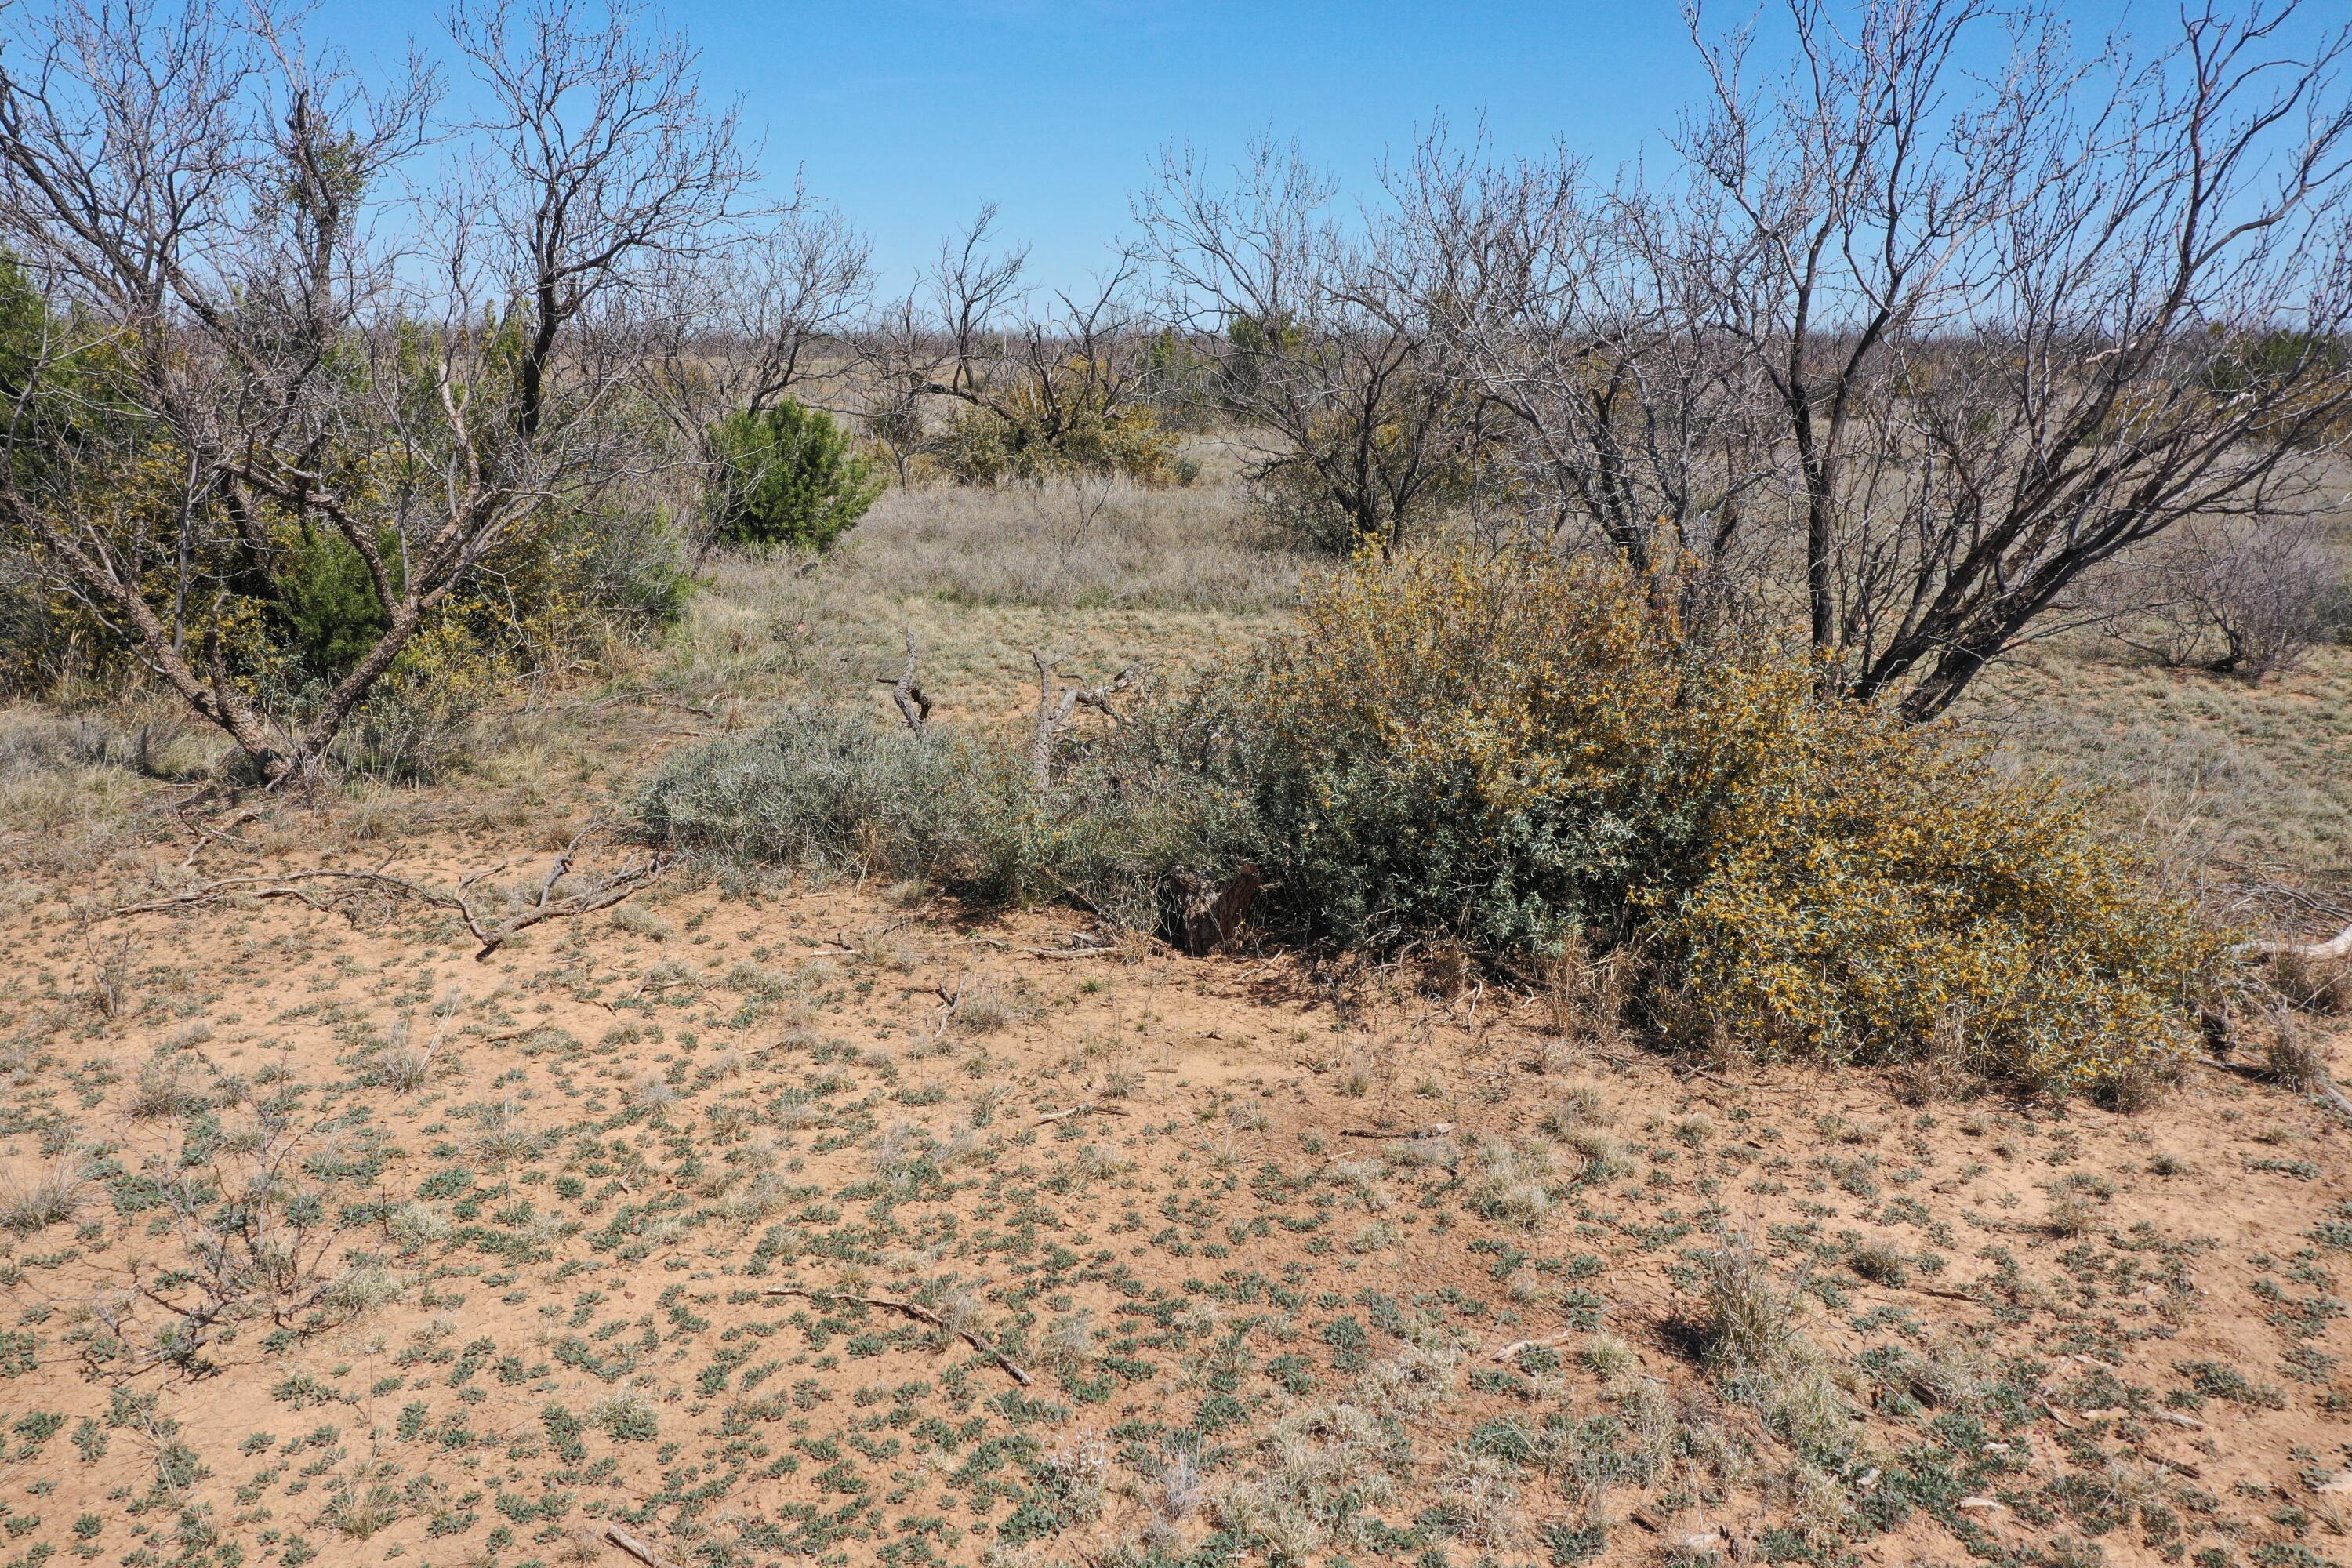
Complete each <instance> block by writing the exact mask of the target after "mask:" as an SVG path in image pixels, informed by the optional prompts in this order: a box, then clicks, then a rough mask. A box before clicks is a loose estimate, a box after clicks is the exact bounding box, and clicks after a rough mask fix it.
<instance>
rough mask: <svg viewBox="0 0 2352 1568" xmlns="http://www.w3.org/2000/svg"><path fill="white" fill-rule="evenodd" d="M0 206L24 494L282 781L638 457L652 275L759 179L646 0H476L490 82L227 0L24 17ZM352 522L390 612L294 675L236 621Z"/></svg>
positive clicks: (202, 703) (357, 549) (38, 522)
mask: <svg viewBox="0 0 2352 1568" xmlns="http://www.w3.org/2000/svg"><path fill="white" fill-rule="evenodd" d="M5 26H6V28H7V35H6V38H5V65H0V241H5V245H6V246H7V247H8V248H9V250H10V251H12V252H13V253H14V255H15V256H16V258H18V260H19V262H20V264H21V268H22V272H23V275H24V278H25V279H26V282H27V283H28V284H29V286H30V288H31V289H32V290H33V291H34V293H35V295H36V297H37V298H36V301H35V304H36V313H37V318H38V324H37V330H31V331H18V333H17V334H16V338H17V341H16V344H15V345H14V352H13V353H11V355H10V359H11V362H12V363H10V364H9V366H8V370H7V385H6V388H5V391H6V395H7V396H8V398H9V403H10V426H9V430H8V439H9V449H8V454H7V456H8V458H9V461H8V464H7V466H6V468H5V472H0V516H5V523H6V525H7V526H8V527H9V528H10V529H11V530H12V531H16V533H18V534H19V536H20V537H21V538H22V539H23V540H24V541H25V542H27V543H28V545H29V548H30V549H31V551H32V552H33V553H34V555H35V556H36V558H37V560H39V561H40V562H41V563H43V565H44V566H45V567H46V568H47V570H48V571H49V572H51V573H52V574H54V578H55V581H56V583H57V584H58V586H59V587H61V588H62V589H63V590H64V591H65V592H67V593H68V594H69V595H73V596H74V597H75V598H77V599H78V600H79V602H80V603H81V604H83V605H85V606H87V607H88V609H89V612H90V613H92V614H93V615H94V616H96V617H98V618H99V619H100V621H101V622H102V623H103V624H104V625H106V626H109V627H110V628H111V629H112V631H113V632H114V633H115V634H116V635H117V636H119V637H121V639H122V640H123V641H124V642H125V643H126V644H127V645H128V646H129V647H131V649H132V650H133V651H134V652H135V654H136V655H137V657H138V658H140V659H141V660H142V661H143V662H144V663H145V664H146V665H147V666H148V667H149V668H152V670H153V671H154V672H155V673H156V674H157V675H158V676H160V677H161V678H162V679H163V680H164V681H165V682H166V683H168V684H169V685H170V686H171V687H172V688H173V689H174V690H175V691H177V692H178V693H179V694H180V695H181V696H182V697H183V698H184V700H186V701H187V702H188V704H189V705H190V707H191V708H193V709H194V710H195V711H196V712H198V713H199V714H201V715H202V716H203V717H205V719H207V720H209V721H212V722H214V723H215V724H218V725H219V726H220V727H221V728H222V729H223V730H225V731H227V733H228V734H229V735H230V736H231V737H232V738H234V740H235V741H236V744H237V745H238V746H239V748H241V749H242V751H243V752H245V753H246V754H247V757H248V758H249V759H250V760H251V762H252V764H253V766H254V768H255V769H256V771H257V773H258V774H259V775H260V776H261V777H262V778H263V779H264V780H266V781H267V782H268V783H269V784H272V785H277V784H285V783H288V782H289V781H296V780H299V779H302V778H305V777H307V776H309V775H310V774H311V773H314V772H315V771H316V769H317V768H318V766H319V764H320V760H321V758H322V756H323V754H324V752H326V749H327V747H328V746H329V745H330V744H331V742H332V741H333V740H334V738H335V736H336V734H337V733H338V732H339V731H340V730H341V727H342V725H343V724H344V722H345V721H347V720H348V719H349V717H350V716H351V714H352V711H353V710H354V709H355V708H357V706H358V705H359V703H360V702H361V701H362V699H363V698H364V697H365V696H366V695H367V693H368V691H369V690H370V689H371V688H373V686H374V685H375V684H376V682H377V681H378V680H379V679H381V678H382V677H383V674H384V672H385V671H386V670H387V669H388V668H390V667H391V665H392V664H393V661H394V659H396V658H398V657H399V656H400V654H401V653H402V651H403V650H404V648H406V647H408V646H409V645H410V644H411V643H412V642H413V641H414V640H415V638H416V637H417V636H418V635H419V633H420V632H421V631H423V630H424V629H425V626H427V625H428V624H429V622H430V619H431V617H432V616H433V615H434V613H435V611H436V609H438V608H439V607H440V606H441V605H444V604H445V603H446V602H447V601H448V600H449V599H450V597H451V596H452V595H454V594H456V593H457V591H458V590H459V589H460V588H461V587H462V586H463V585H464V584H467V582H468V580H469V577H470V576H471V574H473V573H475V572H476V571H477V570H478V568H479V567H480V566H481V563H483V561H484V559H485V557H486V556H488V554H490V553H491V552H493V551H495V550H496V549H497V548H498V547H499V545H500V544H501V543H502V542H505V541H506V540H508V539H509V538H510V537H512V536H513V535H514V533H515V531H517V530H518V529H519V528H521V527H522V526H524V525H526V524H527V523H529V522H530V521H532V520H534V519H537V518H541V517H543V516H545V515H546V514H547V512H548V510H549V509H551V508H554V507H560V506H569V505H579V504H583V503H584V502H585V501H586V500H588V499H590V498H591V497H592V496H593V492H594V491H595V490H596V489H597V487H598V486H600V485H601V484H604V483H605V482H607V481H608V480H609V479H611V478H612V477H613V476H614V475H615V474H616V473H619V472H622V471H624V470H625V468H626V466H627V458H628V452H629V450H630V448H629V447H628V439H629V437H628V434H627V428H626V424H625V421H624V420H622V419H620V418H618V417H616V416H617V415H618V413H619V412H620V410H619V409H618V408H617V406H616V405H617V404H618V403H619V400H620V398H621V396H622V395H623V393H624V391H625V389H627V388H628V387H630V386H632V385H634V384H637V383H638V382H639V381H640V379H641V372H642V370H643V368H644V364H645V363H646V353H645V343H644V334H643V330H642V329H643V325H644V323H645V322H646V321H647V320H649V319H652V318H653V317H656V316H657V315H658V314H659V312H660V310H661V309H662V308H663V303H664V302H663V301H662V300H659V299H656V297H655V294H656V289H657V288H658V287H659V286H660V285H661V284H662V282H663V281H664V280H665V279H670V278H674V277H675V275H676V273H677V270H678V269H679V268H684V267H687V266H689V265H690V264H692V263H693V262H695V261H696V260H697V259H698V258H700V257H702V256H704V255H706V254H708V253H709V250H710V249H711V248H712V247H715V246H717V245H719V243H720V242H722V241H723V240H725V239H726V238H728V237H730V228H731V226H732V223H733V216H734V209H735V207H736V205H737V204H738V203H739V200H740V195H741V192H742V190H743V188H744V186H745V184H746V183H747V181H748V179H749V171H748V169H747V167H746V165H745V163H744V162H743V161H742V157H741V155H740V153H739V152H738V150H737V143H736V138H735V134H734V131H735V127H734V124H733V121H732V117H731V116H730V115H729V114H727V113H725V112H720V111H714V110H713V109H712V108H711V107H710V106H709V104H708V103H707V102H706V100H705V99H704V98H703V95H702V93H701V91H700V89H699V88H698V84H697V79H696V63H695V57H694V56H693V54H692V52H691V51H690V50H689V49H688V47H686V45H685V44H684V42H683V41H682V40H681V39H678V38H677V37H670V36H666V35H663V34H660V33H658V32H657V31H655V30H653V29H651V28H650V27H649V26H648V25H647V23H646V18H645V17H644V16H642V15H640V14H639V13H637V12H635V10H632V9H629V8H626V7H625V6H623V7H619V8H603V7H592V6H585V5H564V4H562V3H560V0H526V3H512V4H510V3H508V0H463V3H461V4H460V5H458V7H457V9H456V10H455V11H454V12H453V13H452V14H451V16H450V18H449V34H450V39H451V42H452V43H453V45H454V47H455V56H456V58H457V59H458V60H459V61H460V62H462V68H463V69H464V70H466V71H467V73H469V74H470V76H471V77H472V79H473V80H472V83H471V88H470V91H469V93H468V95H467V97H468V100H469V101H471V102H472V103H474V104H476V105H477V106H478V112H477V114H476V116H475V117H474V118H471V119H468V120H463V121H457V120H452V119H450V118H449V117H447V116H446V115H444V114H443V113H442V111H441V106H442V103H443V101H444V100H443V93H442V90H441V89H442V82H441V80H440V78H439V76H438V75H437V73H436V72H435V71H434V70H432V69H430V68H425V67H424V66H423V65H421V64H417V63H415V62H411V63H410V64H408V65H407V66H406V67H405V68H403V69H400V70H398V71H395V72H394V73H391V74H390V75H388V76H385V77H383V78H381V79H379V78H377V77H374V76H362V75H359V74H357V73H355V72H353V71H352V70H350V69H349V68H346V67H344V66H342V65H341V64H340V63H339V62H337V61H336V60H334V59H333V58H331V56H328V55H325V54H321V53H318V52H315V51H313V50H311V49H310V47H308V46H307V45H305V44H304V43H303V41H302V40H301V39H300V38H299V36H297V35H296V33H295V32H294V30H293V29H292V27H291V26H290V25H289V24H288V23H287V21H286V20H285V19H284V18H282V17H280V16H278V15H277V14H275V13H273V12H271V11H269V10H268V9H267V8H261V9H251V10H248V9H241V8H240V9H236V10H231V9H228V8H226V7H223V6H219V5H215V4H214V3H213V0H184V4H180V5H177V6H176V7H159V6H154V5H145V4H136V5H131V6H129V7H127V8H122V7H110V8H108V9H105V10H98V9H92V8H90V7H89V6H88V5H85V4H83V0H61V3H60V4H58V5H54V6H51V7H48V8H47V9H44V10H42V11H39V12H35V11H33V10H31V9H30V8H26V7H18V8H16V9H13V10H12V11H10V12H9V13H8V19H7V22H6V24H5ZM321 537H325V538H331V539H332V540H334V541H336V542H339V543H340V545H341V547H343V548H345V549H347V550H348V551H349V552H351V553H352V556H354V557H355V558H356V559H357V561H358V562H359V563H361V565H362V570H363V574H364V577H365V580H366V585H367V592H368V594H369V595H371V596H372V598H373V607H374V610H375V626H376V627H377V629H376V631H375V632H374V635H373V637H372V639H371V640H370V641H369V642H368V644H367V646H366V647H364V648H363V649H362V650H361V651H360V652H359V654H358V656H357V658H355V659H354V660H352V663H351V664H350V667H349V668H348V669H346V670H344V671H343V672H342V673H341V675H340V676H339V677H338V678H337V679H335V680H334V681H333V682H332V683H331V686H330V687H329V689H326V690H325V691H324V693H323V694H322V695H320V697H319V698H318V699H317V700H315V701H314V702H312V703H310V704H309V705H308V710H307V711H303V712H299V713H288V712H286V711H282V710H272V709H271V708H270V707H269V706H268V705H267V704H266V703H265V701H264V700H262V698H261V697H259V696H258V695H257V691H256V690H255V689H253V688H252V687H251V686H250V685H249V684H248V683H247V681H245V680H243V679H240V677H239V675H238V674H237V673H236V671H235V670H234V669H233V668H232V659H233V657H234V654H233V647H232V645H233V644H234V642H235V639H236V637H238V636H239V635H240V634H241V633H243V632H246V631H248V630H249V629H250V626H251V624H252V623H253V622H254V621H255V620H256V619H257V618H261V617H266V616H269V615H271V614H272V613H275V612H277V611H278V610H281V609H282V608H284V606H285V605H286V603H287V600H288V597H289V593H290V592H291V589H290V587H289V570H290V569H291V568H292V566H293V565H294V563H296V562H297V561H298V560H299V558H300V554H301V552H302V551H303V550H304V549H305V548H306V547H309V546H310V544H311V542H313V541H315V540H317V539H319V538H321Z"/></svg>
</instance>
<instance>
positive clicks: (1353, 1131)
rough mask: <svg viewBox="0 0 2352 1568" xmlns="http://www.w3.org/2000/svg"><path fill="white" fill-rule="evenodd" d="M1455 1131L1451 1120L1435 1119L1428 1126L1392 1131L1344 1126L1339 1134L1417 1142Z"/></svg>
mask: <svg viewBox="0 0 2352 1568" xmlns="http://www.w3.org/2000/svg"><path fill="white" fill-rule="evenodd" d="M1453 1131H1454V1123H1452V1122H1451V1121H1433V1122H1431V1123H1430V1124H1429V1125H1428V1126H1426V1127H1413V1128H1408V1129H1406V1130H1404V1131H1392V1132H1383V1131H1381V1130H1380V1129H1379V1128H1377V1127H1342V1128H1341V1129H1339V1136H1340V1137H1342V1138H1380V1139H1395V1140H1402V1141H1404V1142H1419V1141H1420V1140H1422V1139H1424V1138H1444V1137H1449V1136H1451V1135H1452V1133H1453Z"/></svg>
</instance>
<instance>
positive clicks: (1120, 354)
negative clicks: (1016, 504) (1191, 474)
mask: <svg viewBox="0 0 2352 1568" xmlns="http://www.w3.org/2000/svg"><path fill="white" fill-rule="evenodd" d="M996 224H997V209H996V206H995V205H994V204H992V203H991V204H987V205H983V206H982V207H981V209H980V211H979V213H978V214H977V215H976V216H974V217H973V219H972V221H971V224H970V225H969V226H966V227H964V228H963V229H961V231H959V232H958V233H956V234H955V235H952V236H950V237H949V238H947V239H946V240H944V241H942V242H941V244H940V250H939V254H938V256H937V257H936V258H933V260H932V262H931V263H930V265H929V267H927V268H925V269H924V270H923V273H922V275H921V276H920V277H919V279H917V281H916V283H915V286H914V287H913V288H912V289H909V290H908V293H907V294H906V295H905V296H903V297H902V298H900V299H898V300H894V301H893V302H892V304H891V306H890V308H889V309H888V310H887V311H886V312H885V313H884V314H883V315H882V317H881V318H880V319H879V320H878V321H877V322H876V323H875V325H874V328H873V330H872V331H871V332H870V333H869V342H870V344H871V345H872V346H871V356H872V369H873V372H874V374H873V376H872V386H873V391H872V393H871V397H872V405H873V413H872V415H871V416H869V419H868V428H869V429H870V430H872V431H873V432H874V434H876V436H877V437H878V438H879V439H881V440H882V442H883V443H884V445H885V446H886V447H888V448H889V449H890V450H891V453H892V456H893V458H894V459H895V460H896V461H897V462H898V466H899V473H900V478H901V479H902V480H903V479H905V478H906V477H907V459H908V458H909V457H911V456H912V455H913V454H914V453H915V452H916V451H918V450H919V449H921V448H922V447H925V446H926V445H927V444H928V443H929V442H930V441H931V439H932V435H933V433H932V431H931V429H930V426H929V423H928V421H927V418H926V412H925V411H926V410H927V409H932V408H937V407H938V406H940V405H946V406H947V407H948V408H949V409H950V410H953V411H960V412H961V413H962V414H963V415H964V416H966V417H968V418H970V417H975V416H976V417H977V418H978V419H979V420H980V421H981V423H982V426H983V427H985V428H986V429H987V430H988V431H989V433H990V434H991V436H992V438H993V440H994V441H995V442H996V443H997V444H999V445H1000V446H1002V447H1003V452H1002V454H1001V457H1002V458H1003V464H1002V466H1003V468H1005V470H1006V474H1007V475H1009V477H1013V478H1020V479H1039V478H1042V477H1043V476H1045V475H1046V474H1049V473H1060V472H1070V471H1075V470H1087V469H1095V468H1105V467H1108V466H1109V459H1110V456H1111V455H1110V454H1109V453H1108V452H1107V451H1106V450H1105V447H1104V440H1103V437H1104V433H1105V431H1106V430H1107V429H1108V427H1110V426H1113V425H1115V424H1116V423H1117V422H1118V420H1119V419H1120V418H1121V417H1122V416H1126V415H1127V414H1129V412H1130V411H1131V410H1132V409H1134V408H1135V407H1136V406H1137V405H1138V404H1139V401H1140V399H1141V397H1142V395H1143V394H1144V391H1145V384H1144V368H1145V367H1144V362H1143V355H1142V352H1141V351H1142V347H1143V343H1144V340H1145V336H1146V332H1147V329H1148V326H1149V322H1148V320H1147V318H1146V316H1145V313H1144V312H1143V310H1141V308H1140V306H1139V303H1138V302H1137V300H1136V298H1135V281H1136V272H1137V267H1136V264H1135V262H1134V260H1133V258H1131V257H1129V255H1127V254H1126V253H1125V252H1123V251H1122V252H1118V253H1117V254H1115V255H1114V257H1113V258H1112V261H1111V264H1110V266H1109V267H1108V268H1106V269H1105V270H1104V271H1102V272H1100V273H1098V274H1097V275H1095V276H1094V277H1093V278H1092V279H1089V281H1088V282H1087V284H1086V285H1085V286H1083V287H1069V288H1060V289H1039V288H1035V287H1033V286H1032V284H1031V283H1030V281H1029V278H1028V273H1029V251H1028V247H1025V246H1007V247H1003V248H999V247H997V243H996ZM951 423H952V420H951ZM948 455H949V456H950V459H951V463H952V460H953V458H954V454H953V453H951V452H950V454H948ZM990 467H991V466H990V465H982V471H983V472H986V471H988V469H989V468H990ZM990 477H1005V475H994V474H991V476H990Z"/></svg>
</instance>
